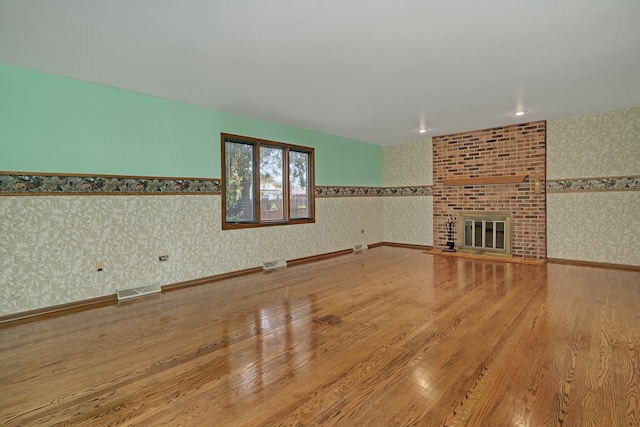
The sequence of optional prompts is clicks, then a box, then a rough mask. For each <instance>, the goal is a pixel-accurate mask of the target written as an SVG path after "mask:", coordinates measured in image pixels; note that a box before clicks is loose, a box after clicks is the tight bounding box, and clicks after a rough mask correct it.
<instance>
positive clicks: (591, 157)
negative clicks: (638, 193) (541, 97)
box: [547, 107, 640, 180]
mask: <svg viewBox="0 0 640 427" xmlns="http://www.w3.org/2000/svg"><path fill="white" fill-rule="evenodd" d="M629 175H631V176H636V175H640V107H635V108H627V109H624V110H617V111H610V112H606V113H598V114H590V115H587V116H580V117H572V118H568V119H561V120H550V121H548V122H547V179H549V180H552V179H554V180H555V179H567V178H591V177H602V176H604V177H606V176H629Z"/></svg>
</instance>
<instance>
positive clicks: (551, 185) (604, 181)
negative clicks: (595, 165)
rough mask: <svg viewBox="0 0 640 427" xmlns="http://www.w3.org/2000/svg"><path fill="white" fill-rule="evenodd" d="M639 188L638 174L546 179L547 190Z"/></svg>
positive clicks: (639, 179)
mask: <svg viewBox="0 0 640 427" xmlns="http://www.w3.org/2000/svg"><path fill="white" fill-rule="evenodd" d="M633 190H640V176H616V177H601V178H575V179H554V180H550V181H547V192H549V193H562V192H577V191H633Z"/></svg>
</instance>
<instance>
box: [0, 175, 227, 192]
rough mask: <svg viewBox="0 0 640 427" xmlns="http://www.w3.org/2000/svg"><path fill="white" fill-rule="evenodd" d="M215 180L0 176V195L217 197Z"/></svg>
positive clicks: (218, 187)
mask: <svg viewBox="0 0 640 427" xmlns="http://www.w3.org/2000/svg"><path fill="white" fill-rule="evenodd" d="M220 191H221V190H220V180H219V179H206V178H204V179H200V178H152V177H127V176H93V175H54V174H37V175H33V174H20V173H0V195H5V196H7V195H9V196H15V195H52V194H61V195H69V194H219V193H220Z"/></svg>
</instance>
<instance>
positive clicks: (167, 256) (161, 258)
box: [158, 255, 169, 261]
mask: <svg viewBox="0 0 640 427" xmlns="http://www.w3.org/2000/svg"><path fill="white" fill-rule="evenodd" d="M158 259H159V260H160V261H169V255H160V256H159V257H158Z"/></svg>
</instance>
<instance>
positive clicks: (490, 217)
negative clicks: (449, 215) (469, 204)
mask: <svg viewBox="0 0 640 427" xmlns="http://www.w3.org/2000/svg"><path fill="white" fill-rule="evenodd" d="M457 242H458V250H459V251H460V252H471V253H481V254H487V255H502V256H511V212H499V211H460V212H459V214H458V239H457Z"/></svg>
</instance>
